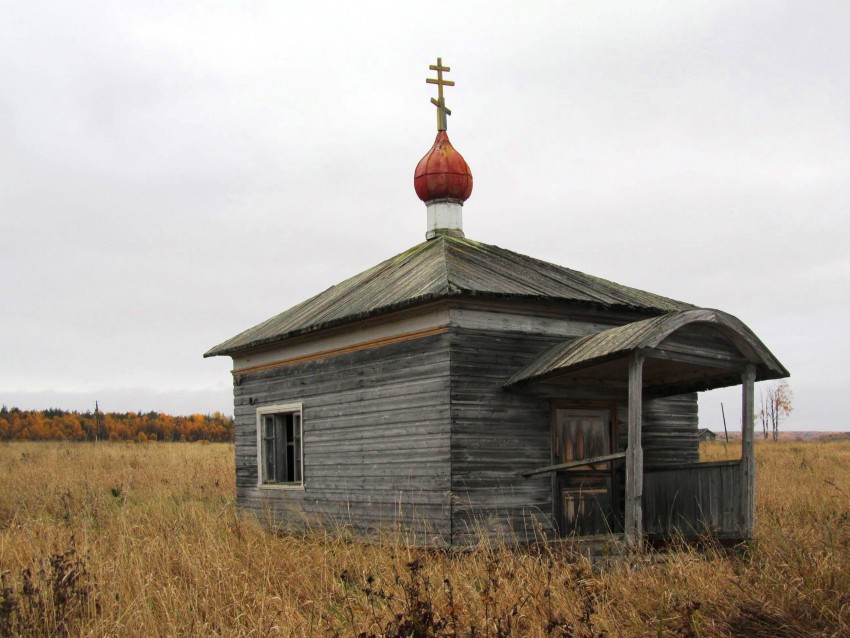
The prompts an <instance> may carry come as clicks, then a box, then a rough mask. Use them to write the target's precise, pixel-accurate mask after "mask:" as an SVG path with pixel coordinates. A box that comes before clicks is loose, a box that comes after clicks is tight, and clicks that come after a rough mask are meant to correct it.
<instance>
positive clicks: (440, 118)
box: [425, 58, 455, 131]
mask: <svg viewBox="0 0 850 638" xmlns="http://www.w3.org/2000/svg"><path fill="white" fill-rule="evenodd" d="M428 68H429V69H431V70H432V71H436V72H437V79H436V80H435V79H434V78H426V79H425V82H427V83H428V84H436V85H437V99H436V100H435V99H434V98H431V104H433V105H434V106H436V107H437V130H438V131H445V130H446V124H447V123H448V121H447V119H446V116H447V115H451V114H452V112H451V110H450V109H449V108H448V107H447V106H446V99H445V98H444V97H443V87H444V86H454V85H455V83H454V81H452V80H444V79H443V71H445V72H446V73H448V72H449V71H451V70H452V69H451V67H448V66H443V58H437V64H432V65H430V66H429V67H428Z"/></svg>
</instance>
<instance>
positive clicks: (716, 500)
mask: <svg viewBox="0 0 850 638" xmlns="http://www.w3.org/2000/svg"><path fill="white" fill-rule="evenodd" d="M643 524H644V531H645V532H646V533H647V534H650V535H658V536H663V537H670V536H672V535H675V534H681V535H682V536H684V537H694V536H703V535H710V536H714V537H718V538H742V530H743V529H744V502H743V488H742V474H741V462H740V461H718V462H712V463H689V464H683V465H675V466H665V467H654V468H646V469H645V471H644V477H643Z"/></svg>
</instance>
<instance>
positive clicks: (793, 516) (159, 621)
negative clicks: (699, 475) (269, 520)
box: [0, 442, 850, 638]
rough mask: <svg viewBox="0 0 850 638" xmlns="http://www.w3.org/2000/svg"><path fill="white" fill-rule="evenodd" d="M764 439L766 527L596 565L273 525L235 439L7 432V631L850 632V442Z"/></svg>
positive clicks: (3, 510)
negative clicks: (247, 489)
mask: <svg viewBox="0 0 850 638" xmlns="http://www.w3.org/2000/svg"><path fill="white" fill-rule="evenodd" d="M739 449H740V448H739V447H738V446H734V445H730V446H729V449H727V448H725V447H724V444H723V443H712V444H710V445H709V446H708V447H706V448H704V450H703V452H704V456H705V458H707V459H717V458H721V457H723V456H726V455H728V454H731V453H738V451H739ZM756 450H757V458H758V472H759V475H758V506H757V507H758V510H757V536H758V538H757V540H756V541H754V542H753V543H751V544H750V545H749V546H748V547H742V548H738V549H737V550H735V551H730V550H728V549H722V548H717V547H712V546H710V545H709V546H707V547H705V548H703V549H701V550H699V551H697V550H694V549H689V548H682V549H680V550H679V551H676V552H670V553H666V554H663V555H649V556H637V555H636V556H632V557H627V559H626V560H623V561H621V562H619V563H616V564H613V565H611V566H609V567H607V568H605V569H594V568H592V567H591V566H590V565H589V564H588V563H587V562H585V561H584V560H583V559H581V558H579V557H577V556H570V555H567V554H564V553H563V552H560V551H554V550H550V549H547V548H536V549H525V550H516V551H512V550H509V549H506V548H504V547H486V546H482V547H480V548H478V549H477V550H474V551H471V552H467V553H461V554H447V553H443V552H437V551H420V550H415V549H412V548H410V547H407V546H406V545H405V544H404V543H403V542H401V541H392V540H391V539H387V542H386V543H384V544H382V545H366V544H362V543H357V542H355V541H353V540H351V539H347V538H346V537H345V534H344V533H326V532H324V531H322V530H314V531H311V532H308V533H305V534H300V535H286V534H273V533H271V532H269V531H267V530H265V529H264V528H263V527H262V526H261V525H259V524H258V523H256V522H255V521H253V520H251V519H247V518H243V517H240V516H239V515H238V514H237V512H236V510H235V507H234V496H233V494H234V483H233V474H234V472H233V448H232V446H230V445H226V444H212V445H200V444H147V445H145V444H127V443H117V444H99V445H98V444H85V443H78V444H58V443H57V444H54V443H7V444H3V445H0V469H2V471H0V573H2V582H0V636H6V635H15V636H16V635H26V636H333V635H338V636H342V637H349V636H350V637H351V638H357V637H360V636H364V637H369V636H390V637H400V636H475V637H485V636H492V637H496V636H559V637H562V638H566V637H575V638H580V637H586V638H590V637H595V636H612V637H614V636H662V637H663V636H671V637H672V636H692V637H702V636H705V637H708V636H807V637H808V636H850V443H847V442H839V443H810V442H806V443H775V444H762V443H760V444H758V445H757V448H756Z"/></svg>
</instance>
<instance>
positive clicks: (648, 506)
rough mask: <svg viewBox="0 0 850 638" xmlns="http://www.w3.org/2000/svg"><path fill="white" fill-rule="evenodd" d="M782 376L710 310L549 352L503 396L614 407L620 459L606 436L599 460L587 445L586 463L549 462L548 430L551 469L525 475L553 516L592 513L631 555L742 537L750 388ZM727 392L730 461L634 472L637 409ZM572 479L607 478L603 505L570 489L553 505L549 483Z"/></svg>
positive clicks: (732, 322) (638, 460) (749, 478)
mask: <svg viewBox="0 0 850 638" xmlns="http://www.w3.org/2000/svg"><path fill="white" fill-rule="evenodd" d="M786 376H788V372H787V370H785V368H784V367H783V366H782V365H781V364H780V363H779V361H778V360H777V359H776V358H775V357H774V356H773V355H772V354H771V353H770V351H769V350H768V349H767V348H766V347H765V346H764V344H762V343H761V341H759V339H758V338H757V337H756V336H755V335H754V334H753V333H752V332H751V331H750V330H749V328H747V327H746V326H745V325H744V324H743V323H741V322H740V321H739V320H738V319H736V318H734V317H732V316H731V315H728V314H725V313H722V312H720V311H717V310H707V309H692V310H685V311H679V312H674V313H669V314H667V315H663V316H661V317H655V318H652V319H647V320H644V321H638V322H635V323H631V324H627V325H625V326H621V327H617V328H612V329H610V330H605V331H602V332H599V333H596V334H593V335H588V336H586V337H581V338H579V339H575V340H572V341H568V342H565V343H562V344H558V345H557V346H554V347H553V348H551V349H550V350H548V351H546V352H544V353H543V354H542V355H540V356H539V357H538V358H537V359H535V360H534V361H532V362H531V363H529V364H528V365H527V366H525V367H524V368H523V369H522V370H520V371H519V372H518V373H516V374H515V375H514V377H513V378H511V380H510V381H509V382H508V383H507V384H506V388H507V389H510V390H512V391H516V392H526V393H531V394H535V395H538V396H543V397H548V398H550V399H552V400H553V401H558V400H563V399H564V398H570V397H575V396H582V397H593V398H595V399H597V400H601V399H608V400H613V401H619V400H624V402H625V403H626V405H627V409H626V413H627V418H626V425H627V443H626V445H625V450H624V451H619V452H615V451H614V449H613V439H614V436H615V435H614V434H611V435H609V436H610V438H611V442H610V443H609V449H608V450H607V451H608V452H609V453H607V454H605V453H598V451H599V450H602V451H603V452H604V451H605V449H604V446H599V445H596V447H595V449H596V450H597V453H596V454H585V455H584V458H575V459H570V460H568V461H567V462H556V461H558V458H557V457H556V455H555V450H556V445H557V443H556V440H557V439H558V437H562V436H564V435H563V434H557V436H556V431H555V429H553V464H552V465H549V466H547V467H542V468H539V469H537V470H534V471H532V472H527V473H526V475H527V476H531V475H536V474H544V473H548V474H551V475H552V477H553V481H552V483H553V504H554V508H555V512H553V513H555V514H556V515H557V510H558V508H559V507H562V508H563V507H565V506H564V502H565V498H567V499H572V501H569V502H568V505H567V507H580V508H584V509H586V510H588V512H591V511H592V510H593V508H594V507H595V508H596V511H595V512H594V515H595V516H597V518H599V517H602V518H599V520H604V521H605V523H606V524H607V525H608V527H609V531H614V530H612V529H611V528H612V526H617V527H619V526H620V525H621V526H622V527H621V529H622V531H623V534H624V536H625V539H626V541H627V542H628V543H629V544H630V545H638V544H640V543H642V542H643V538H644V535H646V536H648V537H650V538H660V539H665V538H670V537H672V536H675V535H682V536H685V537H694V536H703V535H706V534H709V535H711V536H714V537H718V538H726V539H746V538H750V537H751V536H752V531H753V518H754V509H755V507H754V505H755V501H754V499H755V458H754V455H753V435H754V433H753V426H754V383H755V381H757V380H759V381H760V380H764V379H777V378H783V377H786ZM731 385H741V388H742V391H741V397H742V400H741V422H742V449H741V458H740V460H735V461H723V462H712V463H693V462H690V463H675V462H674V463H665V464H664V465H647V466H645V465H644V452H643V446H642V436H641V435H642V419H643V412H644V409H643V408H644V401H645V399H650V398H659V397H670V396H674V395H678V394H682V393H687V392H698V391H703V390H709V389H714V388H720V387H728V386H731ZM575 412H579V411H575ZM612 422H614V423H615V422H616V419H615V420H614V421H612ZM554 423H555V421H554V420H553V428H555V425H554ZM561 429H562V430H563V428H561ZM566 431H569V428H567V430H566ZM580 434H581V436H582V437H584V436H585V435H584V433H580ZM567 436H569V435H567ZM582 441H584V439H583V438H582ZM582 447H584V443H582ZM590 447H592V446H590ZM590 447H588V448H587V449H590ZM573 448H575V446H573ZM576 470H582V471H584V472H585V473H589V472H590V471H591V470H595V471H596V472H597V477H596V485H598V484H599V476H603V477H604V476H605V475H606V474H605V473H606V472H609V471H610V475H611V479H610V481H609V483H608V484H609V486H610V487H609V491H608V493H607V495H606V496H605V498H606V499H607V501H605V502H604V503H603V502H602V501H601V500H600V495H601V494H602V492H601V491H600V490H598V489H597V490H586V491H585V492H582V491H581V488H580V487H578V488H574V489H573V492H574V493H577V494H578V500H576V497H575V496H574V495H571V496H568V497H565V496H563V494H564V493H565V492H564V489H563V488H562V487H561V486H562V484H564V481H563V480H562V478H559V477H564V476H568V474H567V473H568V472H575V471H576ZM619 486H622V489H621V492H620V488H619ZM576 504H577V505H576ZM606 508H607V511H606ZM562 520H563V519H562ZM583 531H585V533H586V530H583V529H582V528H581V526H580V525H574V526H573V528H572V529H562V530H561V534H562V535H563V536H567V535H581V534H582V533H583Z"/></svg>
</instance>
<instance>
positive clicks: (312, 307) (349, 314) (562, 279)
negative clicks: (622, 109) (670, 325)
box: [204, 236, 693, 357]
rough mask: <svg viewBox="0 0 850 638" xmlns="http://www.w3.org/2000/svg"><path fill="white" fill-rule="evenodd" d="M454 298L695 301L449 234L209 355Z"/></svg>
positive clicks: (647, 306) (662, 308)
mask: <svg viewBox="0 0 850 638" xmlns="http://www.w3.org/2000/svg"><path fill="white" fill-rule="evenodd" d="M449 297H485V298H516V299H528V300H537V301H573V302H578V303H584V304H592V305H597V306H602V307H606V308H629V309H639V310H648V311H655V312H659V313H663V312H672V311H676V310H683V309H686V308H692V307H693V306H692V305H690V304H687V303H684V302H681V301H676V300H673V299H668V298H667V297H662V296H660V295H655V294H653V293H650V292H645V291H643V290H638V289H636V288H630V287H628V286H623V285H621V284H617V283H614V282H612V281H608V280H606V279H601V278H599V277H593V276H591V275H586V274H584V273H581V272H578V271H576V270H571V269H569V268H564V267H563V266H558V265H556V264H551V263H549V262H545V261H542V260H539V259H534V258H533V257H527V256H525V255H521V254H519V253H515V252H512V251H510V250H506V249H504V248H499V247H498V246H492V245H490V244H483V243H481V242H477V241H473V240H471V239H465V238H458V237H447V236H442V237H438V238H435V239H432V240H429V241H425V242H423V243H421V244H417V245H416V246H413V247H412V248H410V249H408V250H406V251H404V252H403V253H401V254H399V255H396V256H395V257H391V258H390V259H388V260H386V261H383V262H381V263H380V264H378V265H377V266H374V267H372V268H370V269H368V270H366V271H364V272H362V273H360V274H358V275H354V276H353V277H351V278H349V279H346V280H345V281H343V282H341V283H339V284H337V285H336V286H332V287H330V288H328V289H327V290H325V291H324V292H321V293H319V294H318V295H316V296H314V297H311V298H310V299H307V300H306V301H303V302H301V303H300V304H298V305H296V306H293V307H292V308H290V309H289V310H286V311H284V312H282V313H280V314H279V315H276V316H274V317H271V318H270V319H267V320H266V321H264V322H262V323H260V324H258V325H256V326H254V327H253V328H249V329H248V330H246V331H244V332H242V333H240V334H238V335H236V336H235V337H232V338H231V339H228V340H227V341H224V342H223V343H221V344H219V345H217V346H215V347H214V348H212V349H210V350H209V351H208V352H207V353H206V354H205V355H204V356H205V357H212V356H217V355H229V354H233V353H236V352H239V351H243V350H248V349H251V348H254V347H257V346H260V345H264V344H269V343H274V342H276V341H281V340H283V339H287V338H290V337H294V336H296V335H301V334H305V333H308V332H312V331H315V330H320V329H323V328H330V327H333V326H339V325H343V324H346V323H350V322H353V321H357V320H360V319H365V318H367V317H373V316H376V315H380V314H385V313H388V312H391V311H394V310H399V309H401V308H407V307H411V306H415V305H417V304H421V303H425V302H428V301H434V300H437V299H444V298H449Z"/></svg>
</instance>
